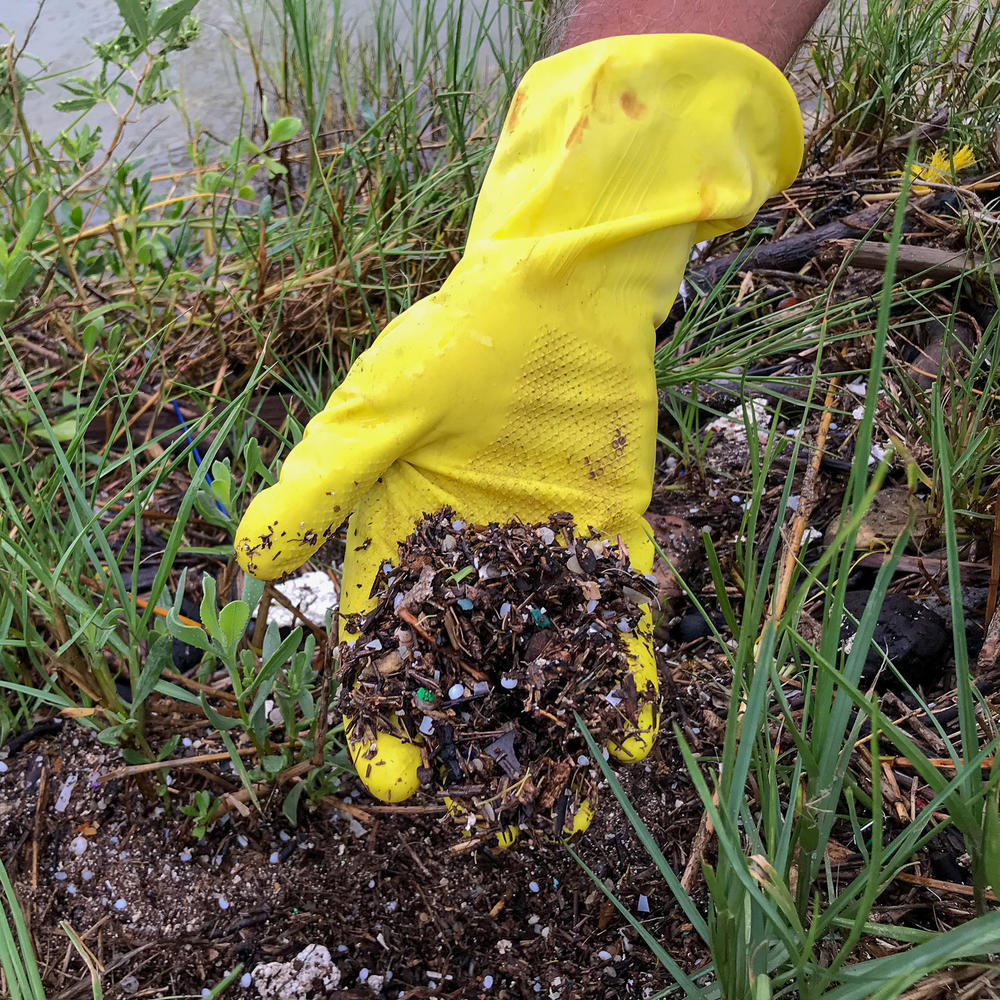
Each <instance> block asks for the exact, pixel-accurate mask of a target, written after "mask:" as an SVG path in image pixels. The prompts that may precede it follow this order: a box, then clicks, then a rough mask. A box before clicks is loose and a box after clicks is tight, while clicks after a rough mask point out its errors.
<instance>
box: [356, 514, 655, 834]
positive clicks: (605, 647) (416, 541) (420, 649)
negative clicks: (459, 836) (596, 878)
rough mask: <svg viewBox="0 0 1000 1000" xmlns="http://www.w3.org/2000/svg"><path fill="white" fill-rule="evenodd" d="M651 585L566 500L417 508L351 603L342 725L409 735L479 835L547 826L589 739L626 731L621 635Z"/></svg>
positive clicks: (583, 774)
mask: <svg viewBox="0 0 1000 1000" xmlns="http://www.w3.org/2000/svg"><path fill="white" fill-rule="evenodd" d="M655 592H656V588H655V583H654V582H653V578H652V577H645V576H642V575H640V574H638V573H637V572H635V571H634V570H633V569H632V568H631V567H630V565H629V558H628V550H627V549H626V547H625V546H624V545H623V544H622V543H621V542H620V541H619V543H617V544H611V543H608V542H606V541H604V540H602V539H601V538H600V537H599V536H597V535H596V534H594V533H593V532H590V533H587V534H583V533H579V534H578V533H577V531H576V527H575V525H574V523H573V520H572V518H571V517H570V516H569V515H568V514H555V515H553V516H552V517H551V518H550V519H549V521H548V522H547V523H543V524H523V523H520V522H516V521H514V522H511V523H509V524H506V525H503V526H501V525H499V524H490V525H488V526H486V527H474V526H471V525H468V524H466V523H464V522H463V521H460V520H458V519H456V517H455V515H454V513H453V511H451V510H450V509H448V508H444V509H442V510H440V511H438V512H437V513H436V514H433V515H429V516H425V517H424V519H423V520H422V521H420V522H419V523H418V524H417V526H416V528H415V530H414V533H413V534H412V535H411V536H410V537H409V538H408V539H407V540H406V541H405V542H404V543H403V544H402V545H400V547H399V557H398V560H397V562H396V564H395V565H393V564H392V563H389V562H386V563H384V564H383V565H382V567H381V570H380V572H379V574H378V576H377V578H376V580H375V583H374V586H373V589H372V596H373V597H377V604H376V605H375V607H374V608H373V609H372V610H371V611H370V612H368V613H367V614H365V615H357V616H353V617H352V618H349V619H348V623H347V624H348V627H349V629H350V632H351V633H352V634H353V635H354V636H355V638H354V639H353V640H350V641H349V642H346V643H344V644H343V647H342V650H341V668H340V681H341V707H342V708H343V710H344V711H345V712H346V713H347V714H348V715H349V716H350V717H352V718H353V719H354V720H355V725H354V730H353V736H354V738H355V739H363V740H372V739H373V738H374V737H375V735H376V733H378V732H386V731H392V732H396V733H400V732H402V733H403V734H405V735H406V736H408V737H409V738H411V739H414V740H419V741H421V753H422V756H423V765H424V766H423V768H422V769H421V772H420V778H421V781H422V783H423V784H424V786H425V787H428V788H430V789H432V790H433V792H434V794H435V795H436V796H437V797H438V798H439V799H443V800H445V801H446V802H447V803H448V805H449V808H450V810H451V811H452V815H461V816H462V817H464V819H465V821H466V825H467V828H468V830H469V831H472V830H473V829H475V831H476V833H477V835H478V834H480V833H483V831H484V830H485V831H486V832H490V831H493V832H499V831H504V830H507V829H508V828H509V827H510V825H511V824H514V825H526V826H531V827H537V828H540V829H546V830H548V831H550V832H554V833H555V834H557V835H558V834H560V833H562V832H563V831H564V830H566V829H571V828H572V818H573V817H574V816H575V815H576V812H577V810H578V809H579V808H580V806H581V804H582V803H583V802H584V801H589V803H590V804H591V805H593V804H594V802H595V800H596V790H597V775H598V773H599V772H598V771H597V769H596V767H595V766H594V765H593V764H592V763H591V761H590V760H589V758H588V756H587V753H588V752H589V751H588V750H587V745H586V743H585V741H584V739H583V736H582V735H581V734H580V732H579V730H578V728H577V726H576V722H575V719H574V712H576V713H579V715H580V717H581V718H582V719H583V720H584V722H585V723H586V725H587V727H588V728H589V730H590V732H591V733H592V734H593V736H594V738H595V739H596V740H597V741H598V742H599V744H601V745H604V744H605V743H607V742H609V741H621V740H623V739H624V738H625V737H626V736H627V735H629V733H630V732H631V731H633V730H634V727H635V726H636V724H637V723H638V720H639V713H640V711H641V709H642V707H643V705H644V704H646V703H647V702H649V701H650V700H651V699H653V698H654V697H655V692H654V691H653V689H652V687H649V689H648V690H638V689H637V687H636V682H635V678H634V677H633V675H632V672H631V671H630V669H629V661H628V658H627V650H626V646H627V638H628V637H629V636H631V635H633V633H634V632H635V630H636V628H637V626H638V624H639V621H640V617H641V615H642V613H643V608H644V605H646V604H648V603H649V602H650V601H651V600H652V598H653V596H654V594H655Z"/></svg>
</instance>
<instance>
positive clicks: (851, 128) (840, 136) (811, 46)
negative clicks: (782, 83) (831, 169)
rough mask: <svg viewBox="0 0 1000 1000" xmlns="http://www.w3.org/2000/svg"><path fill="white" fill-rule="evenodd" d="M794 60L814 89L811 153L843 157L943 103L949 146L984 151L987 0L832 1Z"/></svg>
mask: <svg viewBox="0 0 1000 1000" xmlns="http://www.w3.org/2000/svg"><path fill="white" fill-rule="evenodd" d="M819 24H820V27H819V28H818V30H817V31H816V32H815V34H814V36H813V37H812V38H811V39H810V41H809V42H808V44H807V46H806V47H805V48H804V50H803V51H802V52H801V53H800V55H799V58H798V60H796V63H795V65H796V67H797V68H799V69H800V70H801V71H802V73H803V75H804V76H805V77H808V78H810V79H811V80H812V82H813V86H814V88H815V93H814V96H815V100H816V104H817V107H816V115H817V127H816V128H815V130H814V131H813V133H812V135H811V136H810V137H809V147H810V150H811V151H812V154H814V155H822V156H823V157H825V158H827V159H830V160H831V161H837V160H842V159H844V158H845V157H846V156H847V155H848V154H850V153H851V152H854V151H856V150H857V149H858V148H859V147H860V146H862V145H870V144H875V145H881V144H882V143H883V142H884V141H885V140H886V139H887V138H889V137H890V136H893V135H900V134H903V133H906V132H908V131H909V130H910V129H911V128H913V127H914V126H915V125H919V124H920V123H922V122H926V121H928V120H929V119H930V118H931V117H932V115H933V114H934V112H935V111H937V110H938V109H941V108H943V109H945V110H946V111H947V118H948V124H949V135H950V136H952V137H953V139H954V141H955V143H956V145H957V144H960V143H963V142H969V143H970V144H971V145H972V146H973V148H974V149H975V150H977V152H979V153H981V154H982V153H986V152H987V151H988V152H989V155H990V158H993V156H994V154H993V151H992V149H991V148H990V147H991V145H992V141H993V128H994V125H995V122H996V119H997V113H998V111H1000V32H998V30H997V29H998V27H1000V12H998V10H997V6H996V4H993V3H989V2H988V0H834V3H833V4H832V5H831V9H830V10H828V12H827V14H826V16H825V17H824V18H822V19H821V20H820V22H819Z"/></svg>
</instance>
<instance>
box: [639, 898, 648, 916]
mask: <svg viewBox="0 0 1000 1000" xmlns="http://www.w3.org/2000/svg"><path fill="white" fill-rule="evenodd" d="M636 909H638V911H639V912H640V913H649V898H648V897H647V896H640V897H639V904H638V906H637V907H636Z"/></svg>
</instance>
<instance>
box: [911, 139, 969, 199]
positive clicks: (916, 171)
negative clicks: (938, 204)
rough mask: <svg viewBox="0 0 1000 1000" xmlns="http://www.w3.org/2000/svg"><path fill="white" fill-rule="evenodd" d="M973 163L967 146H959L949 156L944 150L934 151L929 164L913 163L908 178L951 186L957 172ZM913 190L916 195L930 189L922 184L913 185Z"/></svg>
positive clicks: (925, 192)
mask: <svg viewBox="0 0 1000 1000" xmlns="http://www.w3.org/2000/svg"><path fill="white" fill-rule="evenodd" d="M975 162H976V157H975V155H974V154H973V152H972V150H971V149H970V148H969V147H968V146H959V147H958V149H956V150H955V152H954V153H953V154H952V155H951V156H949V155H948V152H947V151H946V150H944V149H935V150H934V155H933V156H931V158H930V162H929V163H914V164H913V165H912V166H911V167H910V176H911V177H912V178H913V179H914V181H917V180H921V181H929V182H930V183H931V184H951V183H952V182H953V181H954V180H955V176H956V175H957V174H958V172H959V171H961V170H965V168H966V167H971V166H972V165H973V164H974V163H975ZM913 190H914V191H915V192H916V193H917V194H927V192H928V191H930V188H929V187H925V186H924V185H923V184H914V185H913Z"/></svg>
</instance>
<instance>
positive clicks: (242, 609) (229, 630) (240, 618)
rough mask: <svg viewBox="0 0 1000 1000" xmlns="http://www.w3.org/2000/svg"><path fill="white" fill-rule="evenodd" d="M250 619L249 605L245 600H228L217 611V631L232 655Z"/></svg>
mask: <svg viewBox="0 0 1000 1000" xmlns="http://www.w3.org/2000/svg"><path fill="white" fill-rule="evenodd" d="M249 621H250V605H249V604H247V602H246V601H230V602H229V604H227V605H226V606H225V607H224V608H223V609H222V610H221V611H220V612H219V632H220V633H221V638H222V641H223V642H224V643H225V644H226V649H227V650H228V651H229V653H230V655H232V654H233V653H234V652H235V651H236V647H237V646H238V645H239V641H240V639H242V638H243V633H244V632H246V630H247V623H248V622H249Z"/></svg>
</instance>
